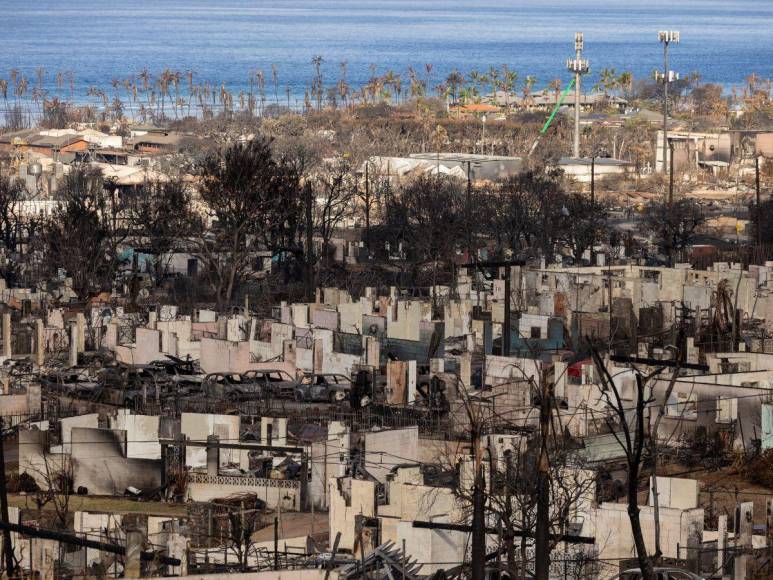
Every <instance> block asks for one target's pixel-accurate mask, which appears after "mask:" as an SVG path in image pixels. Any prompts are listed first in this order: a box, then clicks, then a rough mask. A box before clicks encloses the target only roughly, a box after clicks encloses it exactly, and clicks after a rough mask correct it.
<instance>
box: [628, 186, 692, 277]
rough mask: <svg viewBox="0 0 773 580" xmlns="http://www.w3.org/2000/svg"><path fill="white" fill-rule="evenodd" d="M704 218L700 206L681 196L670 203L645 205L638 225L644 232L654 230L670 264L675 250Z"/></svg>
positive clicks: (683, 244)
mask: <svg viewBox="0 0 773 580" xmlns="http://www.w3.org/2000/svg"><path fill="white" fill-rule="evenodd" d="M704 221H705V216H704V215H703V210H701V208H700V206H699V205H698V204H697V203H696V202H694V201H693V200H691V199H688V198H682V199H679V200H677V201H674V202H673V203H667V202H657V203H651V204H650V205H648V206H647V209H646V211H645V213H644V217H643V220H642V222H641V229H642V232H643V233H644V234H645V235H650V234H654V236H655V241H656V243H657V244H658V247H659V248H660V250H661V251H662V252H663V253H664V254H666V255H667V256H668V263H669V265H671V264H672V262H673V258H674V254H675V253H677V252H680V251H681V250H683V249H684V248H686V247H687V245H688V244H689V243H690V242H691V241H692V239H693V237H694V236H695V234H696V231H697V229H698V227H699V226H700V225H701V224H703V222H704Z"/></svg>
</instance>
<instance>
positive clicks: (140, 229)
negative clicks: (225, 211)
mask: <svg viewBox="0 0 773 580" xmlns="http://www.w3.org/2000/svg"><path fill="white" fill-rule="evenodd" d="M130 219H131V222H132V226H133V229H134V233H135V235H137V236H138V237H139V238H140V240H141V246H142V247H143V248H144V249H145V251H146V252H147V253H148V254H151V255H152V256H153V264H152V268H151V269H150V270H149V272H150V274H151V276H152V277H153V281H154V282H155V284H157V285H158V284H160V283H161V280H163V278H164V277H165V276H166V274H167V272H168V271H169V263H170V260H171V257H172V256H171V250H173V249H174V248H175V247H176V245H177V243H178V241H184V240H186V239H188V238H189V237H190V235H191V234H192V233H193V232H195V231H197V230H198V231H201V220H200V216H197V215H196V214H195V212H194V210H193V208H192V206H191V193H190V188H189V187H188V184H187V183H186V182H185V181H184V180H183V179H181V178H177V177H170V178H169V179H168V180H166V181H153V182H149V183H147V184H145V186H144V187H143V188H142V190H141V191H140V192H139V194H138V196H137V197H136V199H135V200H134V203H133V204H132V207H131V218H130Z"/></svg>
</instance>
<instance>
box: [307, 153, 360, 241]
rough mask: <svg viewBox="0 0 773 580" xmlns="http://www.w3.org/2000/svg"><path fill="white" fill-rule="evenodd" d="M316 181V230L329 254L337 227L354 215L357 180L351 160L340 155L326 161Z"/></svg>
mask: <svg viewBox="0 0 773 580" xmlns="http://www.w3.org/2000/svg"><path fill="white" fill-rule="evenodd" d="M314 181H315V187H314V193H315V202H316V203H315V211H314V214H315V215H314V226H315V227H314V230H315V232H316V233H317V234H318V235H319V237H320V238H321V240H322V248H323V253H324V254H325V255H327V253H328V252H329V250H330V248H329V246H330V240H331V239H332V237H333V233H334V232H335V230H336V228H338V227H339V226H340V225H342V223H343V222H344V221H345V220H346V218H347V217H350V216H351V215H352V212H353V209H354V208H353V204H354V200H355V196H356V193H357V180H356V177H355V175H354V171H353V170H352V167H351V165H350V163H349V162H348V160H347V159H346V158H339V159H336V160H335V161H329V162H326V163H324V164H323V166H322V168H321V170H320V171H319V172H317V175H316V179H315V180H314Z"/></svg>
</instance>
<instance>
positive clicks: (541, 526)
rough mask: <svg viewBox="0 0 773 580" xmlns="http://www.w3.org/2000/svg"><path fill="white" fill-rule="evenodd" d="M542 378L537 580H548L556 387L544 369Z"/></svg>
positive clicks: (538, 476)
mask: <svg viewBox="0 0 773 580" xmlns="http://www.w3.org/2000/svg"><path fill="white" fill-rule="evenodd" d="M539 377H540V383H541V384H540V387H541V388H540V411H539V429H540V454H539V462H538V464H537V526H536V530H535V534H534V544H535V547H534V558H535V563H534V575H535V577H536V580H548V579H549V575H550V552H549V550H548V542H549V539H550V473H549V470H550V458H549V456H548V436H549V434H550V416H551V412H552V407H553V385H552V384H548V381H547V373H546V371H545V369H542V370H541V371H540V373H539Z"/></svg>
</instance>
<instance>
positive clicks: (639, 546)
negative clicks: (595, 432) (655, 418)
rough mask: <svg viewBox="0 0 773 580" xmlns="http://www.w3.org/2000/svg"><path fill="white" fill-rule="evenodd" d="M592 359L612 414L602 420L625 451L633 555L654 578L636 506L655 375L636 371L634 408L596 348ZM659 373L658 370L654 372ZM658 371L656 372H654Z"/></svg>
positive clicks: (649, 577) (649, 578) (645, 575)
mask: <svg viewBox="0 0 773 580" xmlns="http://www.w3.org/2000/svg"><path fill="white" fill-rule="evenodd" d="M591 354H592V357H593V362H594V364H595V367H596V370H597V372H598V375H599V380H600V381H601V396H602V398H603V399H604V401H605V403H606V406H607V408H608V409H609V410H610V412H611V416H609V417H606V418H605V421H606V424H607V427H608V428H609V430H610V432H611V433H612V434H613V435H614V437H615V440H616V441H617V443H618V444H619V445H620V447H621V449H622V450H623V453H624V454H625V461H626V470H627V472H628V482H627V493H626V496H627V500H628V518H629V519H630V521H631V532H632V534H633V541H634V547H635V548H636V557H637V559H638V561H639V567H640V569H641V571H642V576H643V579H644V580H655V573H654V571H653V558H652V556H651V555H650V554H649V553H648V551H647V546H646V544H645V542H644V532H643V531H642V525H641V518H640V509H639V479H640V477H641V475H642V470H643V467H644V460H645V451H646V445H647V439H648V437H647V433H646V426H645V424H646V421H647V406H648V405H649V404H650V403H651V399H650V397H649V396H648V394H647V383H648V382H649V381H650V380H651V379H652V378H654V376H655V375H648V376H643V375H642V374H641V373H638V372H637V373H635V378H636V387H635V394H634V396H635V401H634V406H633V408H628V407H626V406H625V404H624V402H623V398H622V396H621V395H620V390H619V389H618V387H617V385H616V384H615V382H614V379H613V377H612V375H611V374H610V373H609V370H608V369H607V367H606V365H605V364H604V361H603V360H602V359H601V356H600V355H599V353H598V351H597V350H596V349H593V350H591ZM657 372H658V373H659V372H660V371H657ZM656 374H657V373H656Z"/></svg>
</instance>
